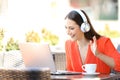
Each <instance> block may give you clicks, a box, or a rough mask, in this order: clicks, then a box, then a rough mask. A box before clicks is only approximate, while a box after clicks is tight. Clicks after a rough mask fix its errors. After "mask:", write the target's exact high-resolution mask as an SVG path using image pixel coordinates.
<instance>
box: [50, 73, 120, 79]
mask: <svg viewBox="0 0 120 80" xmlns="http://www.w3.org/2000/svg"><path fill="white" fill-rule="evenodd" d="M51 80H120V74H99V75H97V76H84V75H82V74H81V75H51Z"/></svg>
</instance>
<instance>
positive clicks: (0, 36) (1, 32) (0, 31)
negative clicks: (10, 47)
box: [0, 28, 5, 51]
mask: <svg viewBox="0 0 120 80" xmlns="http://www.w3.org/2000/svg"><path fill="white" fill-rule="evenodd" d="M4 34H5V31H4V29H3V28H0V51H2V50H3V47H4V45H3V43H2V41H3V38H4Z"/></svg>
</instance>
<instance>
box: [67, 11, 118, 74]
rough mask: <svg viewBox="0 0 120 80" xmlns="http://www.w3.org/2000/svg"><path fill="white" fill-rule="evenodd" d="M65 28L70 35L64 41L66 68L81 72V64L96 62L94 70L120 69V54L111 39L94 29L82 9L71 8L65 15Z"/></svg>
mask: <svg viewBox="0 0 120 80" xmlns="http://www.w3.org/2000/svg"><path fill="white" fill-rule="evenodd" d="M65 28H66V32H67V34H68V35H69V36H70V37H71V39H70V40H67V41H66V44H65V49H66V69H67V70H68V71H76V72H83V70H82V68H81V66H82V65H83V64H87V63H95V64H97V70H96V72H100V73H110V72H111V69H114V70H116V71H120V54H119V52H118V51H117V50H116V49H115V47H114V45H113V44H112V42H111V40H110V39H109V38H107V37H105V36H101V35H100V34H98V33H97V32H96V31H95V30H94V29H93V26H92V24H91V22H90V20H89V18H88V16H87V14H86V13H85V12H84V11H83V10H73V11H71V12H69V13H68V15H67V16H66V17H65Z"/></svg>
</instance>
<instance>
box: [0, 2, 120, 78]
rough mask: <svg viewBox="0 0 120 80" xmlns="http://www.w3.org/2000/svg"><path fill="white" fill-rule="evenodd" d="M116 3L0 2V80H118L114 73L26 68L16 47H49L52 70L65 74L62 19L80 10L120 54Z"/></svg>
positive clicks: (118, 74)
mask: <svg viewBox="0 0 120 80" xmlns="http://www.w3.org/2000/svg"><path fill="white" fill-rule="evenodd" d="M119 4H120V1H119V0H0V80H120V73H119V72H115V71H114V70H111V73H110V74H92V75H91V74H89V75H88V74H87V75H85V74H82V72H81V73H79V74H78V73H75V74H72V73H69V74H51V69H50V68H49V67H47V68H46V67H42V68H41V67H40V68H38V67H37V68H36V67H30V68H26V67H25V62H24V60H23V55H22V54H21V53H22V52H21V51H20V48H19V43H34V44H37V45H38V44H42V43H47V44H49V47H50V51H51V52H50V53H51V54H52V58H53V61H54V64H55V68H56V69H57V70H58V71H59V70H60V71H64V72H65V70H66V54H65V41H66V39H68V36H67V35H66V32H65V27H64V17H65V16H66V14H67V13H68V12H69V11H70V10H71V9H83V10H84V11H85V12H86V13H87V14H88V16H89V18H90V20H91V23H92V25H93V26H94V29H95V30H96V31H97V32H98V33H99V34H101V35H104V36H107V37H109V38H110V39H111V40H112V42H113V44H114V46H115V48H116V49H117V50H118V52H119V53H120V31H119V27H120V26H119V25H120V24H119V23H120V8H119ZM61 31H62V32H61ZM31 50H33V49H32V48H31V49H30V50H28V51H31ZM35 50H36V51H37V49H35ZM38 51H39V50H38ZM31 54H32V53H31ZM41 56H42V55H41ZM29 58H32V56H30V57H29ZM46 59H47V58H46ZM47 60H48V59H47ZM43 63H44V61H43Z"/></svg>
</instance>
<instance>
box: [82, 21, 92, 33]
mask: <svg viewBox="0 0 120 80" xmlns="http://www.w3.org/2000/svg"><path fill="white" fill-rule="evenodd" d="M80 28H81V31H82V32H88V31H90V25H89V24H88V23H85V22H84V23H82V24H81V27H80Z"/></svg>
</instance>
